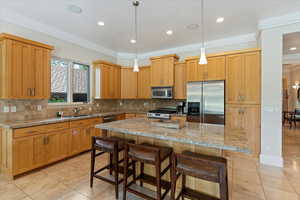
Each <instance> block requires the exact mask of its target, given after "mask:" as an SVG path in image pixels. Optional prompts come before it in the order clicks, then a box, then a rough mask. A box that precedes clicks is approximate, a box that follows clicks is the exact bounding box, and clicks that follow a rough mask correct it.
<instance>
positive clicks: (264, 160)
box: [260, 155, 283, 167]
mask: <svg viewBox="0 0 300 200" xmlns="http://www.w3.org/2000/svg"><path fill="white" fill-rule="evenodd" d="M260 163H261V164H264V165H271V166H275V167H283V159H282V157H280V156H270V155H260Z"/></svg>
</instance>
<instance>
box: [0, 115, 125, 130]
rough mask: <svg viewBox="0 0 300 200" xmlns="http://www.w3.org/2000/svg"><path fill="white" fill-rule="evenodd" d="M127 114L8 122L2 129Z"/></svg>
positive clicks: (3, 124) (1, 125)
mask: <svg viewBox="0 0 300 200" xmlns="http://www.w3.org/2000/svg"><path fill="white" fill-rule="evenodd" d="M124 113H125V112H117V111H116V112H103V113H93V114H87V115H84V116H78V117H60V118H48V119H34V120H20V121H7V122H0V127H2V128H12V129H14V128H27V127H31V126H38V125H46V124H54V123H59V122H69V121H75V120H81V119H90V118H94V117H107V116H111V115H119V114H124Z"/></svg>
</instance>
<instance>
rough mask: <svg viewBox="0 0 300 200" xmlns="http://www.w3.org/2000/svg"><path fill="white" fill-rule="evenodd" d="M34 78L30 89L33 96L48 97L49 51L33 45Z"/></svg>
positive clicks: (38, 97) (49, 86)
mask: <svg viewBox="0 0 300 200" xmlns="http://www.w3.org/2000/svg"><path fill="white" fill-rule="evenodd" d="M33 54H34V65H33V66H34V72H33V74H34V80H35V85H34V88H33V89H32V90H33V91H32V92H33V96H34V97H35V98H37V99H49V98H50V88H51V83H50V76H51V70H50V51H49V50H47V49H43V48H38V47H34V49H33Z"/></svg>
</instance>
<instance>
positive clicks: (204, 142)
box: [96, 118, 250, 153]
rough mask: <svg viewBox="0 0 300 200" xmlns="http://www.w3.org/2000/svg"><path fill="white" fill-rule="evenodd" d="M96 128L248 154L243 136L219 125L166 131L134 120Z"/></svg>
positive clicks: (187, 126) (193, 126) (189, 123)
mask: <svg viewBox="0 0 300 200" xmlns="http://www.w3.org/2000/svg"><path fill="white" fill-rule="evenodd" d="M96 128H99V129H103V130H108V131H113V132H119V133H124V134H129V135H137V136H144V137H149V138H154V139H159V140H168V141H173V142H179V143H185V144H193V145H198V146H203V147H210V148H216V149H221V150H229V151H235V152H242V153H250V150H249V149H248V148H247V139H246V136H245V135H242V134H238V133H233V132H230V131H228V132H226V128H225V127H224V126H221V125H209V124H200V123H191V122H186V127H184V128H182V129H168V128H162V127H156V126H153V125H152V124H151V120H149V119H137V118H134V119H126V120H121V121H114V122H109V123H104V124H98V125H96Z"/></svg>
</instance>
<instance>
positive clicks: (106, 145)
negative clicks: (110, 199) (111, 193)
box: [90, 136, 135, 199]
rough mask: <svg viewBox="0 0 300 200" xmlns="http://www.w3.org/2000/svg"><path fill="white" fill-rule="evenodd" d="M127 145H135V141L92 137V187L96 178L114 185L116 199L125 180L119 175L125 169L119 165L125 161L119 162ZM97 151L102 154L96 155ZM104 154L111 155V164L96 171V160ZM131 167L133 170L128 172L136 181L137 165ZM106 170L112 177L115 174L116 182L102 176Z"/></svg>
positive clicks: (132, 164)
mask: <svg viewBox="0 0 300 200" xmlns="http://www.w3.org/2000/svg"><path fill="white" fill-rule="evenodd" d="M127 143H134V140H126V139H123V138H119V137H95V136H94V137H92V152H91V177H90V186H91V187H93V180H94V177H95V178H98V179H101V180H103V181H105V182H108V183H110V184H113V185H114V186H115V193H116V199H118V197H119V189H118V185H119V184H120V183H121V182H122V181H123V180H124V179H121V180H119V173H124V168H123V167H122V166H120V165H119V164H121V163H122V162H123V161H124V159H121V160H119V153H120V152H121V151H122V150H124V149H125V146H126V144H127ZM96 151H100V152H99V153H96ZM104 153H109V164H108V165H106V166H104V167H103V168H101V169H99V170H97V171H95V158H96V157H98V156H100V155H103V154H104ZM129 166H132V170H130V169H129V170H127V173H128V176H131V175H133V179H134V180H135V163H134V162H132V163H130V164H129ZM104 170H109V174H110V175H112V173H113V172H114V180H111V179H108V178H106V177H104V176H100V175H99V173H100V172H102V171H104Z"/></svg>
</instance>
